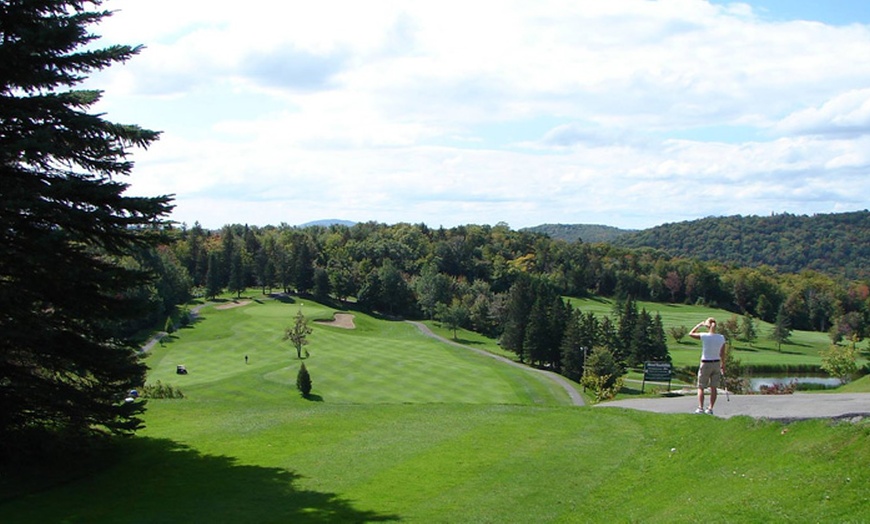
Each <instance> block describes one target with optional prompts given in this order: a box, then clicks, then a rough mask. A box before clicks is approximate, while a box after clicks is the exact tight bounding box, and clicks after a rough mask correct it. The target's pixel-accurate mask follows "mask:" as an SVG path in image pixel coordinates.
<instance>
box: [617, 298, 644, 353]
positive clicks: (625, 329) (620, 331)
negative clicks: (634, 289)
mask: <svg viewBox="0 0 870 524" xmlns="http://www.w3.org/2000/svg"><path fill="white" fill-rule="evenodd" d="M638 315H639V314H638V311H637V302H635V301H634V299H633V298H631V297H628V299H626V300H625V301H624V302H623V305H622V308H621V309H620V312H619V323H618V325H617V333H616V335H617V340H618V346H617V347H615V348H613V356H614V357H615V358H616V359H617V361H619V362H625V361H626V360H627V359H628V358H629V355H630V354H631V347H632V341H633V340H634V337H635V328H636V327H637V319H638Z"/></svg>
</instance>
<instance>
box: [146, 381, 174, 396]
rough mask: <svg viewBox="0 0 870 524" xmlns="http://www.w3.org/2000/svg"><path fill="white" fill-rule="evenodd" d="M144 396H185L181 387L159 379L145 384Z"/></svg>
mask: <svg viewBox="0 0 870 524" xmlns="http://www.w3.org/2000/svg"><path fill="white" fill-rule="evenodd" d="M142 396H143V397H145V398H184V394H183V393H182V392H181V390H180V389H178V388H176V387H174V386H171V385H169V384H164V383H162V382H160V381H159V380H158V381H157V382H155V383H154V384H145V386H144V387H143V388H142Z"/></svg>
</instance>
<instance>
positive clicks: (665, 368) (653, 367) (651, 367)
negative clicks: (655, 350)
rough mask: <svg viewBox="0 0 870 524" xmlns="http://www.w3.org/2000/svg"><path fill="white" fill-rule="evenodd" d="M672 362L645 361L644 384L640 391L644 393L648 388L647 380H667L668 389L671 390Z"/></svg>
mask: <svg viewBox="0 0 870 524" xmlns="http://www.w3.org/2000/svg"><path fill="white" fill-rule="evenodd" d="M672 374H673V373H672V372H671V363H670V362H644V363H643V384H642V385H641V388H640V392H641V393H643V391H644V389H646V381H647V380H649V381H650V382H667V383H668V391H670V390H671V375H672Z"/></svg>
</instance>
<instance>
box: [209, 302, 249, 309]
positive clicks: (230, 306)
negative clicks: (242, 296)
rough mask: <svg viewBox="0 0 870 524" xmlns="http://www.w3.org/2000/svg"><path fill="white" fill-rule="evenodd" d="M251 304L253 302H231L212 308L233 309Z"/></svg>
mask: <svg viewBox="0 0 870 524" xmlns="http://www.w3.org/2000/svg"><path fill="white" fill-rule="evenodd" d="M251 302H253V300H233V301H232V302H230V303H228V304H221V305H219V306H215V307H214V308H215V309H232V308H234V307H242V306H247V305H248V304H250V303H251Z"/></svg>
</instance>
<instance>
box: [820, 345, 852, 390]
mask: <svg viewBox="0 0 870 524" xmlns="http://www.w3.org/2000/svg"><path fill="white" fill-rule="evenodd" d="M819 355H820V356H821V357H822V369H824V370H825V372H826V373H827V374H829V375H831V376H832V377H837V378H839V379H840V383H841V384H845V383H846V382H848V381H849V377H851V376H852V375H854V374H855V373H857V372H858V363H857V362H856V359H857V357H858V352H857V350H856V349H855V344H854V343H853V344H851V345H849V346H838V345H836V344H834V345H833V346H831V347H829V348H828V349H826V350H822V351H820V352H819Z"/></svg>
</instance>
